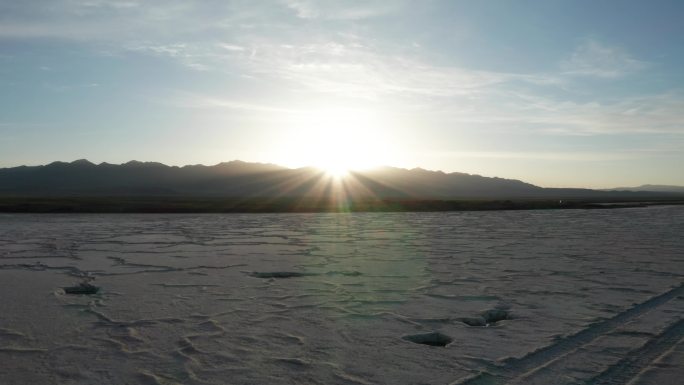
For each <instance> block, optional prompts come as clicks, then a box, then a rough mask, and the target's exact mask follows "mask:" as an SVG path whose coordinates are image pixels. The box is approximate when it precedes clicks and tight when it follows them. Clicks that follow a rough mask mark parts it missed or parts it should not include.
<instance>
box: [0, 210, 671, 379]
mask: <svg viewBox="0 0 684 385" xmlns="http://www.w3.org/2000/svg"><path fill="white" fill-rule="evenodd" d="M682 234H684V207H652V208H638V209H619V210H591V211H584V210H572V211H570V210H568V211H562V210H554V211H509V212H466V213H380V214H372V213H355V214H273V215H270V214H269V215H257V214H248V215H0V294H1V297H0V379H2V381H1V382H2V384H7V385H10V384H27V383H30V384H34V385H38V384H54V383H59V384H90V383H97V384H124V383H129V384H138V383H141V384H226V383H231V384H262V383H268V384H293V383H295V384H296V383H301V384H448V383H454V384H458V383H461V384H478V383H489V384H504V383H520V384H536V383H538V384H566V383H568V384H569V383H578V382H587V383H611V384H619V383H626V382H628V381H631V380H633V379H634V380H635V381H636V383H639V384H641V383H644V384H645V383H650V382H649V381H656V382H658V381H667V380H668V379H673V378H674V379H677V378H681V377H682V376H683V375H684V368H683V367H682V362H681V359H679V358H681V356H682V353H681V352H682V349H683V348H682V343H681V340H682V335H683V333H684V331H683V330H682V329H684V325H682V321H681V319H682V317H683V316H684V299H683V298H684V288H682V287H681V286H680V284H681V283H682V282H683V281H684V237H683V236H682ZM85 277H87V278H94V279H93V280H91V282H92V283H93V284H95V285H97V286H99V287H100V288H101V290H100V291H99V293H97V294H94V295H65V294H64V292H63V290H62V289H61V288H63V287H67V286H73V285H74V284H77V283H78V282H81V281H82V280H83V279H84V278H85ZM430 333H439V334H430ZM415 335H419V336H420V335H432V336H435V335H439V336H444V337H440V338H441V339H443V340H444V341H446V339H447V338H448V339H451V342H450V343H448V344H445V345H446V346H430V345H429V344H428V345H426V344H422V343H414V342H411V341H410V338H409V339H406V338H403V337H405V336H415ZM559 358H560V359H559ZM592 381H593V382H592ZM601 381H603V382H601ZM663 383H665V382H663Z"/></svg>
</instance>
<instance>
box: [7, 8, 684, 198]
mask: <svg viewBox="0 0 684 385" xmlns="http://www.w3.org/2000/svg"><path fill="white" fill-rule="evenodd" d="M683 19H684V2H682V1H678V0H673V1H663V0H652V1H641V0H640V1H632V0H622V1H605V0H537V1H531V0H518V1H512V0H482V1H475V0H471V1H459V0H444V1H436V0H421V1H418V0H415V1H409V0H397V1H392V0H365V1H356V0H347V1H331V0H320V1H313V0H263V1H249V0H235V1H233V0H222V1H218V0H216V1H212V0H206V1H198V0H197V1H192V0H182V1H181V0H163V1H162V0H159V1H157V0H121V1H104V0H45V1H41V0H35V1H34V0H27V1H14V0H0V167H14V166H18V165H38V164H45V163H50V162H52V161H55V160H61V161H72V160H76V159H81V158H87V159H89V160H91V161H93V162H96V163H99V162H108V163H124V162H127V161H129V160H132V159H135V160H139V161H158V162H163V163H166V164H170V165H186V164H207V165H211V164H216V163H219V162H223V161H230V160H234V159H240V160H244V161H254V162H264V163H276V164H281V165H284V166H288V167H300V166H306V165H313V166H321V167H344V168H363V167H369V166H374V165H391V166H397V167H405V168H413V167H421V168H425V169H430V170H443V171H445V172H467V173H471V174H480V175H484V176H498V177H503V178H513V179H520V180H524V181H526V182H529V183H534V184H537V185H540V186H546V187H568V186H572V187H589V188H603V187H618V186H635V185H640V184H646V183H649V184H672V185H684V71H683V70H682V69H683V68H684V23H683V22H682V20H683Z"/></svg>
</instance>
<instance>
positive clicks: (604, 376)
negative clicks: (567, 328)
mask: <svg viewBox="0 0 684 385" xmlns="http://www.w3.org/2000/svg"><path fill="white" fill-rule="evenodd" d="M682 338H684V319H682V320H679V321H677V322H675V323H674V324H672V325H670V326H669V327H668V328H667V329H665V331H664V332H662V333H660V334H659V335H658V336H656V337H655V338H653V339H651V340H650V341H648V342H647V343H646V344H645V345H644V346H642V347H641V348H639V349H636V350H634V351H632V352H630V353H629V354H628V355H627V356H626V357H625V358H623V359H622V360H620V361H619V362H618V363H617V364H615V365H613V366H611V367H609V368H608V369H606V370H605V371H604V372H603V373H601V374H599V375H598V376H596V377H594V378H593V379H591V380H589V381H588V382H587V383H588V384H590V385H623V384H627V383H629V382H630V381H631V380H632V379H634V378H635V377H636V376H638V375H639V374H640V373H642V372H643V371H644V370H645V369H646V368H647V367H648V365H649V364H650V363H652V362H653V361H655V360H656V359H658V358H659V357H661V356H662V355H664V354H665V353H667V351H668V350H670V349H671V348H672V347H674V346H675V345H676V344H677V343H678V342H679V341H681V340H682Z"/></svg>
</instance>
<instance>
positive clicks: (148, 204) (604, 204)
mask: <svg viewBox="0 0 684 385" xmlns="http://www.w3.org/2000/svg"><path fill="white" fill-rule="evenodd" d="M682 204H684V197H669V198H663V197H659V198H654V199H648V200H646V199H632V200H626V199H603V200H586V199H570V200H566V199H510V200H509V199H496V200H491V199H452V200H436V199H424V200H421V199H365V200H348V201H347V200H340V201H335V200H330V199H327V200H318V199H297V198H276V199H272V198H245V199H239V198H215V197H0V212H4V213H307V212H311V213H315V212H409V211H433V212H437V211H485V210H546V209H609V208H625V207H645V206H651V205H682Z"/></svg>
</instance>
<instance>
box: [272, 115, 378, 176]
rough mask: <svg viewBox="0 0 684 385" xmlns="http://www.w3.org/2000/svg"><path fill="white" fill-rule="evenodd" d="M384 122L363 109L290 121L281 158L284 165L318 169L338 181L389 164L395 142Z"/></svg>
mask: <svg viewBox="0 0 684 385" xmlns="http://www.w3.org/2000/svg"><path fill="white" fill-rule="evenodd" d="M383 123H385V122H383V121H382V120H381V119H379V118H378V117H377V116H375V115H374V114H371V113H369V112H368V111H363V110H354V109H325V110H316V111H312V112H309V113H307V114H305V115H303V116H299V117H297V119H295V120H294V121H291V122H289V125H288V126H289V127H288V129H287V131H286V132H284V133H283V135H284V137H283V140H282V141H280V143H279V149H280V151H279V153H280V154H281V155H280V156H279V158H280V159H282V161H281V162H282V163H283V164H284V165H289V166H293V167H301V166H313V167H317V168H319V169H321V170H323V171H324V172H325V173H326V174H328V175H330V176H331V177H334V178H338V179H340V178H344V177H345V176H347V175H348V174H349V172H350V171H355V170H364V169H369V168H372V167H377V166H381V165H384V164H388V163H390V162H391V161H392V160H391V159H390V150H391V147H392V146H391V143H392V141H391V140H390V135H388V134H387V133H386V132H385V130H384V129H383V127H384V126H385V124H383ZM283 151H287V153H284V152H283Z"/></svg>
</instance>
